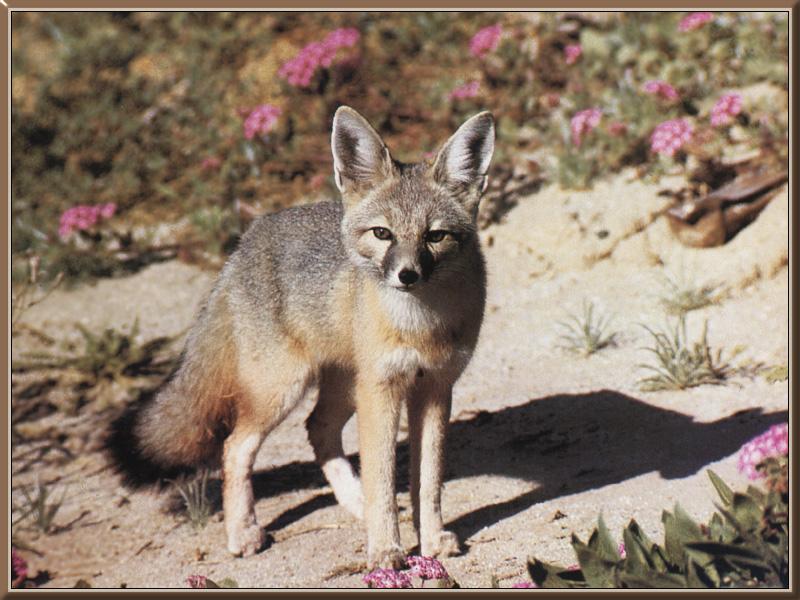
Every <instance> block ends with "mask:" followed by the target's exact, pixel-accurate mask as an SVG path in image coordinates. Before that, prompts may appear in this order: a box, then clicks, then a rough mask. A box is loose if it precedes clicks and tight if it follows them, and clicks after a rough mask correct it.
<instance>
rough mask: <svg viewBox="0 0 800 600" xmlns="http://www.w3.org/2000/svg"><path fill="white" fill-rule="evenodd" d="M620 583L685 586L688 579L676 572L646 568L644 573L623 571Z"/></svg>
mask: <svg viewBox="0 0 800 600" xmlns="http://www.w3.org/2000/svg"><path fill="white" fill-rule="evenodd" d="M620 583H622V584H623V586H624V587H627V588H685V587H686V581H685V580H684V578H683V577H681V576H680V575H676V574H674V573H658V572H657V571H652V570H650V569H646V570H645V571H644V572H643V573H635V574H634V573H621V574H620Z"/></svg>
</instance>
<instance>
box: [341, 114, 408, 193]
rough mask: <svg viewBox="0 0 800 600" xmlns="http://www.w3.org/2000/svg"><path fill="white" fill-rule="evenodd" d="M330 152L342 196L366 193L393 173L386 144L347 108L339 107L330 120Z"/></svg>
mask: <svg viewBox="0 0 800 600" xmlns="http://www.w3.org/2000/svg"><path fill="white" fill-rule="evenodd" d="M331 149H332V150H333V173H334V179H335V180H336V187H338V188H339V191H340V192H342V194H348V193H350V192H354V191H359V190H361V191H364V190H367V189H369V188H371V187H373V186H374V185H375V184H376V183H378V182H379V181H381V180H382V179H384V178H386V177H388V176H390V175H391V174H392V172H393V169H394V161H393V160H392V157H391V155H390V154H389V149H388V148H387V147H386V144H384V143H383V140H382V139H381V137H380V136H379V135H378V133H377V132H376V131H375V130H374V129H373V128H372V126H371V125H370V124H369V123H368V122H367V120H366V119H365V118H364V117H362V116H361V115H360V114H358V113H357V112H356V111H355V110H353V109H352V108H350V107H349V106H340V107H339V108H338V110H337V111H336V114H335V115H334V117H333V131H332V133H331Z"/></svg>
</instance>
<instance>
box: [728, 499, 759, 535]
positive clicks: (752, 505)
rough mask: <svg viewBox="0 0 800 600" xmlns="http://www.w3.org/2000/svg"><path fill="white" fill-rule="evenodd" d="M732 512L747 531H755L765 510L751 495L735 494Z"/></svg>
mask: <svg viewBox="0 0 800 600" xmlns="http://www.w3.org/2000/svg"><path fill="white" fill-rule="evenodd" d="M730 508H731V512H732V513H733V516H734V517H735V518H736V520H737V521H738V522H739V524H740V526H741V527H742V528H743V529H744V530H745V531H755V530H756V529H758V527H759V526H760V524H761V517H762V515H763V511H762V509H761V507H760V506H759V505H758V504H756V502H755V500H753V499H752V498H751V497H750V496H746V495H745V494H738V493H737V494H734V495H733V500H732V501H731V506H730Z"/></svg>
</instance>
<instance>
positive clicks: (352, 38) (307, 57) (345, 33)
mask: <svg viewBox="0 0 800 600" xmlns="http://www.w3.org/2000/svg"><path fill="white" fill-rule="evenodd" d="M360 38H361V34H360V33H359V31H358V29H353V28H351V27H350V28H343V29H336V30H335V31H331V32H330V33H329V34H328V35H327V36H326V37H325V39H324V40H322V41H321V42H311V43H310V44H307V45H306V46H304V47H303V49H302V50H300V52H298V53H297V54H296V55H295V56H294V58H292V59H290V60H288V61H286V62H285V63H283V65H282V66H281V68H280V70H279V71H278V75H280V76H281V77H283V78H284V79H285V80H286V81H287V82H288V83H289V84H290V85H293V86H296V87H302V88H306V87H308V86H309V85H311V79H312V78H313V77H314V74H315V73H316V72H317V69H319V68H320V67H324V68H327V67H330V66H331V65H332V64H333V60H334V58H335V57H336V53H337V51H338V50H339V49H340V48H352V47H353V46H355V45H356V44H357V43H358V40H359V39H360Z"/></svg>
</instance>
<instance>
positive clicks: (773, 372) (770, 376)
mask: <svg viewBox="0 0 800 600" xmlns="http://www.w3.org/2000/svg"><path fill="white" fill-rule="evenodd" d="M762 375H763V377H764V379H766V380H767V381H768V382H769V383H778V382H779V381H786V380H787V379H789V365H788V364H783V365H775V366H773V367H768V368H766V369H764V370H763V372H762Z"/></svg>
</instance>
